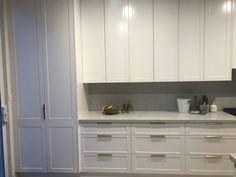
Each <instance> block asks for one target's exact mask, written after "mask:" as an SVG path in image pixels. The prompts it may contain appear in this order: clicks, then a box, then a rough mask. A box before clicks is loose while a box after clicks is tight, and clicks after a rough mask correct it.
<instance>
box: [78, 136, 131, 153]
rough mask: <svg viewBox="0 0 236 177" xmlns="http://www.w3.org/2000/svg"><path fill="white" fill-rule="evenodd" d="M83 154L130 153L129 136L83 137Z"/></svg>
mask: <svg viewBox="0 0 236 177" xmlns="http://www.w3.org/2000/svg"><path fill="white" fill-rule="evenodd" d="M81 142H82V152H83V153H87V152H110V153H114V152H118V153H130V136H129V135H103V134H98V135H82V141H81Z"/></svg>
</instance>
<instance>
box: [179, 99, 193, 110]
mask: <svg viewBox="0 0 236 177" xmlns="http://www.w3.org/2000/svg"><path fill="white" fill-rule="evenodd" d="M190 100H191V99H180V98H178V99H177V105H178V111H179V112H180V113H185V114H186V113H189V109H190Z"/></svg>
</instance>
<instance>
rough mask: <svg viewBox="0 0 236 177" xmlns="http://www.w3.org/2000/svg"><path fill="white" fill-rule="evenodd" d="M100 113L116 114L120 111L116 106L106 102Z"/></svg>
mask: <svg viewBox="0 0 236 177" xmlns="http://www.w3.org/2000/svg"><path fill="white" fill-rule="evenodd" d="M102 113H103V114H105V115H116V114H119V113H120V111H119V109H118V108H115V107H114V106H113V105H111V104H107V105H104V106H103V107H102Z"/></svg>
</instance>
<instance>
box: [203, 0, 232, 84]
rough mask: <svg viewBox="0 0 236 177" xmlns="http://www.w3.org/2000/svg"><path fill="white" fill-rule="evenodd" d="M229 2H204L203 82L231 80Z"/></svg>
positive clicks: (210, 0) (213, 0)
mask: <svg viewBox="0 0 236 177" xmlns="http://www.w3.org/2000/svg"><path fill="white" fill-rule="evenodd" d="M231 8H232V5H231V1H230V0H206V1H205V71H204V73H205V80H206V81H214V80H231V68H232V67H231V58H230V52H231V51H230V44H231V42H230V40H231V37H230V33H231V22H230V21H231V17H230V16H231Z"/></svg>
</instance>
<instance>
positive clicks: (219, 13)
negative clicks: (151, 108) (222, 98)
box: [81, 0, 236, 83]
mask: <svg viewBox="0 0 236 177" xmlns="http://www.w3.org/2000/svg"><path fill="white" fill-rule="evenodd" d="M235 1H236V0H232V2H234V3H235ZM232 2H231V0H81V23H82V24H81V26H82V28H81V30H82V58H83V78H84V82H85V83H95V82H108V83H110V82H153V81H154V82H174V81H211V80H230V79H231V68H232V65H231V59H232V61H233V63H235V65H236V50H231V48H232V44H233V45H234V46H236V42H235V41H236V30H235V28H234V29H233V23H232V22H233V20H234V26H236V17H235V18H234V19H233V18H231V17H232V13H234V15H235V14H236V13H235V10H236V9H234V8H235V5H233V4H232ZM232 10H233V12H231V11H232ZM235 16H236V15H235ZM233 30H234V33H233Z"/></svg>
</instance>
